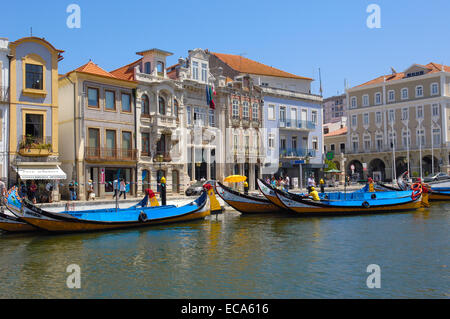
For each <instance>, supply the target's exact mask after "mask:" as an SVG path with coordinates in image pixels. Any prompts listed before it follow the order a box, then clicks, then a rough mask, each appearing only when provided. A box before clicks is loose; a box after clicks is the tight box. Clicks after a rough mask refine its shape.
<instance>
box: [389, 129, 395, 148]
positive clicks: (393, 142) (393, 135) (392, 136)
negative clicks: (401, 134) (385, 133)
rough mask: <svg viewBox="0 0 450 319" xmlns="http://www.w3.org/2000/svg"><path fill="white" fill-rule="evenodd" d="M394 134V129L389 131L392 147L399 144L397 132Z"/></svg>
mask: <svg viewBox="0 0 450 319" xmlns="http://www.w3.org/2000/svg"><path fill="white" fill-rule="evenodd" d="M393 133H394V134H392V131H389V145H390V147H391V149H392V148H395V147H396V146H397V132H395V131H394V132H393Z"/></svg>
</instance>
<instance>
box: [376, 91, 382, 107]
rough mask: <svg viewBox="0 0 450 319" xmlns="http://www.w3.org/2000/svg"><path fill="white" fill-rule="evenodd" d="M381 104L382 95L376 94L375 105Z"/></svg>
mask: <svg viewBox="0 0 450 319" xmlns="http://www.w3.org/2000/svg"><path fill="white" fill-rule="evenodd" d="M380 104H381V93H375V105H380Z"/></svg>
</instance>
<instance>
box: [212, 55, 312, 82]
mask: <svg viewBox="0 0 450 319" xmlns="http://www.w3.org/2000/svg"><path fill="white" fill-rule="evenodd" d="M211 54H213V55H215V56H216V57H217V58H219V59H220V60H222V61H223V62H224V63H226V64H228V65H229V66H230V67H231V68H232V69H234V70H236V71H238V72H240V73H248V74H257V75H267V76H276V77H281V78H291V79H301V80H311V81H312V79H311V78H307V77H303V76H298V75H295V74H291V73H288V72H285V71H281V70H279V69H276V68H273V67H271V66H268V65H265V64H262V63H259V62H256V61H253V60H250V59H247V58H244V57H243V56H240V55H233V54H224V53H214V52H211Z"/></svg>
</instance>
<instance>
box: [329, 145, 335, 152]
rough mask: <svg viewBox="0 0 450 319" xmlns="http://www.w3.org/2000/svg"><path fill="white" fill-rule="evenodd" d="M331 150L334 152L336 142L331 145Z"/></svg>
mask: <svg viewBox="0 0 450 319" xmlns="http://www.w3.org/2000/svg"><path fill="white" fill-rule="evenodd" d="M330 151H332V152H334V144H331V145H330Z"/></svg>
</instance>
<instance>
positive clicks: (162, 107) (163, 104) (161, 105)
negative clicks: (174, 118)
mask: <svg viewBox="0 0 450 319" xmlns="http://www.w3.org/2000/svg"><path fill="white" fill-rule="evenodd" d="M158 107H159V114H161V115H166V100H164V98H163V97H162V96H160V97H159V99H158Z"/></svg>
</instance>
